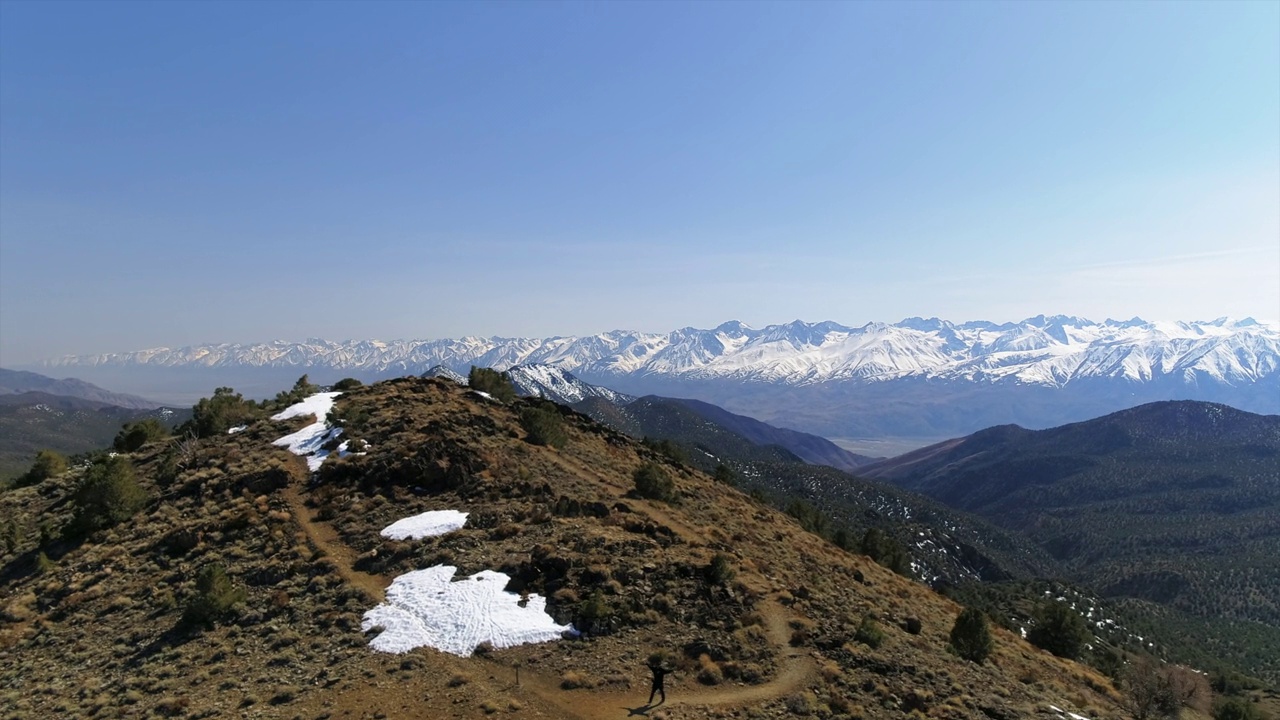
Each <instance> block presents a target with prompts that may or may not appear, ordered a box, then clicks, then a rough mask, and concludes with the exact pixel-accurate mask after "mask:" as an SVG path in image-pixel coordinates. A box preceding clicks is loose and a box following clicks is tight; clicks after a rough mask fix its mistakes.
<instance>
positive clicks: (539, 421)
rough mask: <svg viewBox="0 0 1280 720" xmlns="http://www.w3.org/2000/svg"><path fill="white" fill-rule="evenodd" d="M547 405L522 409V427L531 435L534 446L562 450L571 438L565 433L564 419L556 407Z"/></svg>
mask: <svg viewBox="0 0 1280 720" xmlns="http://www.w3.org/2000/svg"><path fill="white" fill-rule="evenodd" d="M546 405H551V403H547V404H546ZM546 405H534V406H533V407H525V408H521V410H520V426H521V427H523V428H524V430H525V432H527V433H528V434H529V435H528V440H529V442H531V443H533V444H534V445H548V446H550V447H554V448H562V447H564V446H565V443H567V442H568V441H569V436H568V435H567V434H565V431H564V419H563V418H561V417H560V413H559V412H558V411H557V410H556V409H555V406H554V405H551V407H547V406H546Z"/></svg>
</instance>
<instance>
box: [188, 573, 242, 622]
mask: <svg viewBox="0 0 1280 720" xmlns="http://www.w3.org/2000/svg"><path fill="white" fill-rule="evenodd" d="M246 597H247V595H246V593H245V590H244V588H242V587H239V586H237V585H236V584H235V583H233V582H231V578H229V577H227V571H226V570H225V569H223V567H222V566H221V565H214V564H210V565H205V566H204V567H202V568H200V574H199V575H197V576H196V592H195V594H194V595H192V596H191V599H190V600H189V601H188V602H187V607H186V610H185V611H183V613H182V620H183V622H185V623H186V624H188V625H199V626H202V627H213V626H214V625H215V624H217V622H218V621H219V620H221V619H223V618H225V617H226V616H228V615H229V614H230V613H231V612H232V611H233V610H234V609H235V606H236V605H239V604H240V603H242V602H244V600H245V598H246Z"/></svg>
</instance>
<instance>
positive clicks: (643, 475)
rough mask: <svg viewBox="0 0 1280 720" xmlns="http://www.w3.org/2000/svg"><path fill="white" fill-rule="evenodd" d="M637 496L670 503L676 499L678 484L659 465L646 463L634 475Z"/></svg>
mask: <svg viewBox="0 0 1280 720" xmlns="http://www.w3.org/2000/svg"><path fill="white" fill-rule="evenodd" d="M631 478H632V480H634V481H635V484H636V494H637V495H639V496H640V497H644V498H650V499H652V500H662V501H664V502H670V501H672V500H674V499H675V497H676V484H675V481H674V480H672V479H671V476H670V475H668V474H667V471H666V470H664V469H663V467H662V466H661V465H659V464H657V463H653V462H646V463H642V464H641V465H640V467H638V468H636V470H635V472H634V473H632V476H631Z"/></svg>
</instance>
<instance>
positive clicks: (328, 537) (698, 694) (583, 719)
mask: <svg viewBox="0 0 1280 720" xmlns="http://www.w3.org/2000/svg"><path fill="white" fill-rule="evenodd" d="M284 497H285V499H286V501H287V502H288V504H289V507H290V509H291V510H292V512H293V515H294V517H295V518H297V520H298V524H299V525H300V526H301V527H302V529H303V531H304V532H305V533H306V535H307V538H308V539H309V540H310V542H311V545H312V546H313V547H314V549H316V550H320V551H323V552H324V553H325V555H326V556H327V557H329V558H331V559H332V560H333V561H334V564H335V565H336V567H337V572H338V574H339V575H341V576H342V578H343V579H344V580H346V581H347V582H349V583H350V584H351V585H353V586H354V587H357V588H359V589H360V590H362V591H364V592H365V594H366V595H368V596H369V599H370V600H371V601H373V602H375V603H376V602H382V600H383V599H384V598H385V595H386V588H387V586H388V585H390V580H389V579H387V578H386V577H383V576H381V575H371V574H369V573H365V572H361V571H359V570H356V569H355V567H354V564H355V560H356V553H355V552H353V551H352V550H351V548H349V547H348V546H347V545H346V544H345V543H343V542H342V540H341V539H340V538H339V537H338V533H337V532H336V531H335V530H334V529H333V527H332V526H331V525H330V524H329V523H327V522H324V521H320V520H316V519H314V518H313V517H312V511H311V508H308V507H307V506H306V503H305V502H304V501H303V498H302V493H301V491H300V489H299V488H297V487H295V486H290V487H288V488H286V489H285V490H284ZM662 519H666V518H662ZM690 530H691V529H690ZM760 611H761V615H762V616H763V618H764V621H765V629H766V632H767V636H768V638H769V641H770V642H771V643H772V644H773V645H774V646H775V647H776V649H777V651H778V657H779V666H778V668H777V674H776V675H775V676H774V678H773V679H772V680H770V681H769V682H767V683H763V684H760V685H729V686H726V685H721V686H717V687H703V686H700V685H691V686H688V687H669V688H668V698H669V699H668V700H667V702H666V703H663V704H662V705H659V706H655V707H648V706H646V705H645V703H644V702H643V701H644V700H646V699H647V697H648V696H647V695H646V692H647V690H648V684H647V683H646V682H642V683H641V684H640V685H639V686H638V687H636V688H634V689H628V690H625V691H610V692H600V691H595V690H572V691H570V690H564V689H562V688H561V687H560V681H559V679H558V678H556V677H552V676H549V675H546V674H543V673H539V672H536V671H533V670H532V669H530V668H525V669H524V670H523V671H522V672H521V674H520V687H521V688H522V689H523V690H525V691H527V692H531V693H532V694H534V695H536V696H537V697H538V698H540V699H541V700H542V701H544V702H546V703H549V704H551V705H553V706H555V707H556V708H557V709H558V710H559V712H561V713H562V714H563V715H562V716H563V717H564V718H566V719H568V718H574V719H577V720H597V719H599V718H611V717H620V718H622V717H632V716H645V715H648V714H649V713H650V712H655V711H657V710H660V709H662V708H666V707H675V706H689V707H703V706H709V705H742V704H746V703H757V702H761V701H764V700H770V699H773V698H777V697H782V696H785V695H788V694H790V693H793V692H795V691H797V690H799V689H801V688H803V687H804V685H805V684H806V683H807V682H808V681H809V680H810V679H811V678H812V677H813V676H814V674H815V670H816V665H815V663H814V661H813V659H812V658H811V657H809V656H807V655H805V654H804V653H803V652H800V651H798V650H796V649H795V648H792V647H791V646H790V644H789V640H790V636H791V631H790V627H789V624H788V623H789V614H788V612H787V611H786V610H785V609H783V608H782V607H781V606H779V605H777V604H775V603H772V602H770V603H767V604H764V605H762V606H761V608H760ZM637 670H638V672H640V673H643V672H644V669H643V668H637ZM644 679H647V677H645V678H642V680H644ZM684 685H689V683H688V682H686V683H684Z"/></svg>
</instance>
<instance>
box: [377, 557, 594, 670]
mask: <svg viewBox="0 0 1280 720" xmlns="http://www.w3.org/2000/svg"><path fill="white" fill-rule="evenodd" d="M457 571H458V569H457V568H456V567H453V566H451V565H437V566H435V567H430V568H427V569H425V570H415V571H413V572H409V573H405V574H404V575H401V576H400V577H398V578H396V579H395V581H393V582H392V583H391V587H389V588H387V601H386V602H385V603H383V604H381V605H379V606H377V607H375V608H374V609H372V610H370V611H368V612H366V613H365V614H364V620H363V621H362V622H361V624H360V627H361V629H362V630H364V631H365V632H369V631H371V630H374V629H376V628H382V632H381V633H380V634H379V635H378V636H377V637H375V638H373V640H371V641H370V642H369V647H371V648H373V649H374V650H380V651H382V652H388V653H397V654H398V653H405V652H409V651H410V650H413V649H414V648H418V647H422V646H424V645H428V646H430V647H433V648H435V649H437V650H442V651H444V652H447V653H452V654H454V655H458V656H461V657H470V656H471V653H472V652H474V651H475V649H476V646H477V645H479V644H481V643H484V642H488V643H492V644H493V647H495V648H508V647H513V646H515V645H524V644H527V643H540V642H548V641H551V640H559V639H560V638H562V637H563V636H564V635H566V634H576V631H575V630H574V629H573V626H572V625H557V624H556V622H555V620H553V619H552V618H551V616H550V615H548V614H547V612H546V608H547V600H546V598H544V597H542V596H540V595H529V596H528V601H527V602H525V603H524V604H523V606H522V605H521V598H520V596H519V595H517V594H515V593H511V592H507V591H506V590H504V588H505V587H506V586H507V583H508V582H510V581H511V578H510V577H508V576H507V575H506V574H505V573H500V572H496V571H493V570H484V571H482V572H478V573H476V574H475V575H472V576H471V577H468V578H463V579H461V580H458V581H457V582H454V581H453V576H454V574H455V573H457Z"/></svg>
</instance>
